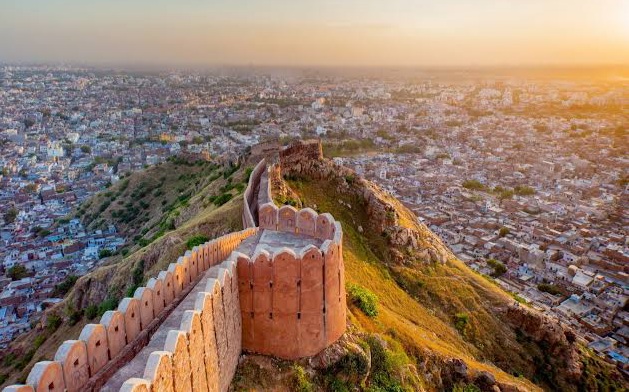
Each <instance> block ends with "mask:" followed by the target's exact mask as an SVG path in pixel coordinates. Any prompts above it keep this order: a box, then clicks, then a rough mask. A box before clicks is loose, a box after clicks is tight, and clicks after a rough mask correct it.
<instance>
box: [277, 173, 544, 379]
mask: <svg viewBox="0 0 629 392" xmlns="http://www.w3.org/2000/svg"><path fill="white" fill-rule="evenodd" d="M289 185H290V186H291V188H292V189H293V190H294V191H295V192H296V193H297V194H298V195H299V196H300V198H301V201H302V202H303V203H304V205H305V206H310V207H316V208H317V209H318V210H319V211H321V212H330V213H332V215H333V216H334V217H335V218H336V219H338V220H340V221H341V224H342V226H343V233H344V242H343V257H344V260H345V269H346V284H347V285H348V287H352V286H353V285H360V286H361V287H364V288H365V289H367V290H368V291H370V292H372V293H374V294H375V295H376V296H377V298H378V312H377V313H378V314H377V316H375V317H370V316H367V315H366V314H365V313H364V312H363V311H362V310H359V309H358V307H357V306H356V301H351V302H350V305H349V306H350V311H351V313H350V315H349V318H350V321H351V322H352V324H354V325H356V326H357V327H359V329H360V330H361V331H365V332H369V333H378V334H381V335H383V336H387V337H389V338H391V339H393V340H395V341H397V342H399V343H400V344H401V346H402V347H403V348H404V350H405V352H406V353H407V354H408V356H409V357H411V358H412V359H413V361H415V364H416V365H420V364H421V363H422V362H424V361H426V360H428V359H430V358H431V357H433V356H434V355H436V356H438V357H440V358H443V359H445V358H453V357H457V358H462V359H464V360H465V361H466V362H467V363H468V366H470V368H471V369H473V370H477V371H482V370H488V371H490V372H491V373H492V374H494V375H495V376H496V379H497V380H499V381H502V382H508V383H512V384H518V385H520V386H523V387H526V388H528V389H530V390H534V389H536V386H534V385H533V384H531V383H530V382H529V381H527V380H525V379H521V378H518V377H516V376H514V375H516V374H522V373H529V374H532V372H533V370H534V369H533V368H532V367H531V366H532V365H531V363H530V359H531V358H530V357H528V355H526V354H522V352H525V350H524V349H523V348H522V347H521V346H520V345H519V344H518V342H517V340H516V336H515V333H514V331H512V330H510V329H509V327H508V326H506V325H505V324H504V323H502V322H501V321H500V319H499V317H498V316H497V314H496V310H495V309H496V308H497V307H505V306H507V305H508V304H509V302H512V301H513V300H512V299H511V298H510V297H509V296H508V295H507V294H506V293H504V292H502V291H501V290H500V289H499V288H498V287H496V286H495V285H493V284H492V283H490V282H488V281H487V280H485V279H483V278H482V277H480V276H478V275H476V274H474V273H473V272H472V271H471V270H469V269H468V268H467V267H466V266H465V265H463V264H462V263H461V262H459V261H457V260H451V261H449V262H448V263H447V264H445V265H436V264H430V265H420V264H417V265H414V266H412V267H400V266H388V265H387V264H385V263H384V262H383V260H385V259H387V257H386V255H384V252H386V249H387V245H386V239H385V238H383V237H382V236H381V235H380V233H369V232H368V230H367V231H365V232H364V233H360V232H359V229H358V227H359V226H360V227H363V228H364V227H368V225H367V220H368V219H369V217H368V216H367V213H366V211H365V209H364V208H363V206H361V205H360V202H359V201H357V200H349V199H347V197H346V196H344V195H343V194H342V193H339V192H336V191H335V187H334V185H333V184H330V183H327V182H326V181H309V180H307V179H302V180H300V181H291V182H289ZM321 189H326V192H320V190H321ZM347 206H351V208H348V207H347ZM396 207H398V208H399V210H398V211H396V212H398V214H399V215H400V217H403V218H404V219H403V220H401V221H403V222H402V224H403V225H404V226H406V225H409V226H410V225H414V222H413V221H412V218H411V216H410V213H408V211H406V209H404V208H403V207H402V206H401V205H398V206H396ZM462 314H465V315H466V318H465V319H466V321H465V327H464V328H458V329H457V325H460V324H461V321H460V319H461V318H462V316H461V315H462ZM457 315H459V317H457Z"/></svg>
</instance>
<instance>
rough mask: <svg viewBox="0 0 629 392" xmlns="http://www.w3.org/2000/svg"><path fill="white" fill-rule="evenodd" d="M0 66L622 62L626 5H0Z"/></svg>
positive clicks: (553, 1) (283, 1)
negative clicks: (70, 64) (41, 64)
mask: <svg viewBox="0 0 629 392" xmlns="http://www.w3.org/2000/svg"><path fill="white" fill-rule="evenodd" d="M0 62H87V63H124V64H133V63H146V64H150V63H157V64H191V65H199V64H219V65H223V64H253V65H425V66H433V65H462V66H469V65H529V64H608V63H614V64H628V63H629V0H430V1H428V0H318V1H306V0H170V1H167V0H39V1H37V0H0Z"/></svg>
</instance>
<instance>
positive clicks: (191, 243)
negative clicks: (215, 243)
mask: <svg viewBox="0 0 629 392" xmlns="http://www.w3.org/2000/svg"><path fill="white" fill-rule="evenodd" d="M209 240H210V239H209V238H208V237H206V236H204V235H200V234H199V235H195V236H194V237H190V238H189V239H188V241H187V242H186V247H187V248H188V250H190V249H192V248H194V247H195V246H199V245H202V244H205V243H206V242H208V241H209Z"/></svg>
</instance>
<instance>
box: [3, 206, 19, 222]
mask: <svg viewBox="0 0 629 392" xmlns="http://www.w3.org/2000/svg"><path fill="white" fill-rule="evenodd" d="M18 213H19V211H18V210H17V209H16V208H14V207H12V208H9V210H8V211H7V212H6V213H5V214H4V221H5V222H7V223H13V222H15V218H17V214H18Z"/></svg>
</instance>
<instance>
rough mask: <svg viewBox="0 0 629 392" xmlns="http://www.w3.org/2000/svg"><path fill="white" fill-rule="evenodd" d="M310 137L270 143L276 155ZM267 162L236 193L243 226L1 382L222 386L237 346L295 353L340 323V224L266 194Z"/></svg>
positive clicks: (335, 333) (129, 390) (291, 151)
mask: <svg viewBox="0 0 629 392" xmlns="http://www.w3.org/2000/svg"><path fill="white" fill-rule="evenodd" d="M301 153H304V154H306V155H308V156H311V157H312V159H318V158H320V157H321V149H320V145H318V146H317V145H315V144H313V143H310V144H301V145H298V146H294V147H290V148H288V149H285V150H283V151H281V152H280V158H281V159H280V162H282V161H286V160H290V159H292V158H293V157H294V155H295V154H301ZM270 169H271V168H269V167H267V164H266V161H265V160H262V161H260V162H259V163H258V164H257V165H256V166H255V168H254V169H253V170H252V172H251V176H250V178H249V181H248V185H247V188H246V190H245V192H244V195H243V204H244V206H243V211H242V221H243V227H245V229H244V230H243V231H240V232H235V233H231V234H228V235H225V236H222V237H220V238H217V239H215V240H212V241H209V242H207V243H205V244H203V245H200V246H197V247H194V248H193V249H192V250H190V251H186V252H185V254H183V255H182V256H181V257H179V258H178V259H177V261H176V262H174V263H171V264H170V265H169V266H168V268H167V269H166V270H164V271H161V272H159V273H158V274H157V276H155V277H152V278H151V279H149V280H148V282H147V284H146V286H144V287H139V288H137V289H136V290H135V292H134V294H133V296H132V297H128V298H124V299H122V300H121V301H120V303H119V305H118V308H117V309H116V310H111V311H108V312H105V313H104V314H103V316H102V317H101V320H100V322H99V323H97V324H88V325H86V326H85V327H84V328H83V330H82V331H81V334H80V336H79V338H78V339H77V340H68V341H65V342H64V343H63V344H62V345H61V346H60V347H59V349H58V350H57V353H56V355H55V357H54V360H52V361H42V362H38V363H37V364H35V366H34V367H33V369H32V370H31V372H30V374H29V376H28V378H27V382H26V384H27V385H15V386H10V387H7V389H6V390H7V391H20V392H22V391H23V392H28V391H59V392H63V391H69V392H74V391H84V390H101V389H102V390H105V391H118V390H120V391H125V392H150V391H153V392H155V391H160V392H161V391H167V392H176V391H209V392H224V391H227V390H228V389H229V385H230V383H231V380H232V378H233V377H234V374H235V372H236V367H237V365H238V359H239V357H240V354H241V353H242V352H243V351H247V352H252V353H259V354H265V355H271V356H275V357H279V358H284V359H298V358H304V357H309V356H313V355H316V354H318V353H319V352H321V351H322V350H323V349H325V348H326V347H328V346H330V345H331V344H333V343H334V342H336V341H337V340H338V339H339V338H340V337H341V336H342V335H343V333H344V332H345V329H346V315H347V306H346V300H345V268H344V263H343V249H342V246H343V231H342V228H341V224H340V223H339V222H337V221H335V219H334V217H333V216H332V215H330V214H329V213H321V214H319V213H317V212H316V211H314V210H313V209H311V208H304V209H300V210H298V209H295V208H294V207H292V206H281V207H278V206H276V205H275V204H274V203H273V197H272V193H271V184H270V181H269V176H268V171H269V170H270Z"/></svg>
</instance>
